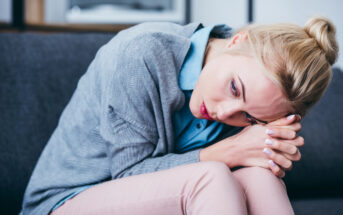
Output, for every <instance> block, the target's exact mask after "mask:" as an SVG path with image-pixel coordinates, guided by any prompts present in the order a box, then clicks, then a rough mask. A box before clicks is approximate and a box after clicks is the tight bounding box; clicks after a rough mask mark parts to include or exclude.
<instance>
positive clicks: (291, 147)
mask: <svg viewBox="0 0 343 215" xmlns="http://www.w3.org/2000/svg"><path fill="white" fill-rule="evenodd" d="M297 151H298V148H297V147H296V146H292V145H291V146H290V148H289V153H290V154H291V155H295V154H296V153H297Z"/></svg>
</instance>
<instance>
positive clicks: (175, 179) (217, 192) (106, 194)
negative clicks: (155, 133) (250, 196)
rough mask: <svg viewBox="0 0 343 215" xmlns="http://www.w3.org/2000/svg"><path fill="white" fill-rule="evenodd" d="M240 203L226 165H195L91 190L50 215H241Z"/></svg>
mask: <svg viewBox="0 0 343 215" xmlns="http://www.w3.org/2000/svg"><path fill="white" fill-rule="evenodd" d="M245 202H246V199H245V196H244V192H243V189H242V188H241V186H240V185H239V183H238V182H237V181H236V179H235V178H234V177H233V175H232V173H231V171H230V169H229V168H227V166H226V165H225V164H223V163H220V162H199V163H195V164H189V165H184V166H179V167H175V168H172V169H169V170H163V171H159V172H154V173H149V174H142V175H137V176H130V177H126V178H122V179H117V180H112V181H108V182H105V183H102V184H99V185H96V186H94V187H91V188H89V189H87V190H85V191H83V192H81V193H80V194H78V195H77V196H75V197H74V198H72V199H70V200H68V201H66V202H65V203H64V204H63V205H62V206H61V207H59V208H57V209H56V210H54V211H53V212H52V215H60V214H89V215H90V214H101V215H106V214H112V215H113V214H120V215H136V214H149V215H160V214H166V215H169V214H173V215H174V214H191V215H202V214H204V215H205V214H206V215H208V214H216V215H221V214H223V215H224V214H235V215H241V214H242V215H243V214H244V215H246V214H247V209H246V204H245Z"/></svg>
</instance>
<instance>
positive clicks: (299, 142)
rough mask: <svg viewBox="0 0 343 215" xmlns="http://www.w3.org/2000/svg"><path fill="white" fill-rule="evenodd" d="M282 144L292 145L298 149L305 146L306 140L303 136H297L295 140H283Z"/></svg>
mask: <svg viewBox="0 0 343 215" xmlns="http://www.w3.org/2000/svg"><path fill="white" fill-rule="evenodd" d="M282 142H284V143H287V144H292V145H294V146H296V147H302V146H303V145H304V144H305V140H304V138H303V137H302V136H297V137H296V138H295V139H293V140H282Z"/></svg>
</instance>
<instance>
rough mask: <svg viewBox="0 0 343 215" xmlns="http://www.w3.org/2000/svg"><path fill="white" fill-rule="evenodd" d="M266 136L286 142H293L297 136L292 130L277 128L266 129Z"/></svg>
mask: <svg viewBox="0 0 343 215" xmlns="http://www.w3.org/2000/svg"><path fill="white" fill-rule="evenodd" d="M266 134H268V135H269V136H271V137H273V138H281V139H286V140H293V139H294V138H296V135H297V133H296V132H295V131H293V130H290V129H284V128H278V127H273V128H267V129H266Z"/></svg>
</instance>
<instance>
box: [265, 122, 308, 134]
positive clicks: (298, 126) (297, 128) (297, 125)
mask: <svg viewBox="0 0 343 215" xmlns="http://www.w3.org/2000/svg"><path fill="white" fill-rule="evenodd" d="M268 127H270V126H268ZM273 127H276V128H283V129H289V130H293V131H295V132H298V131H300V130H301V127H302V126H301V124H300V123H299V122H294V123H292V124H290V125H281V126H275V125H274V126H272V127H271V128H273Z"/></svg>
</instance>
